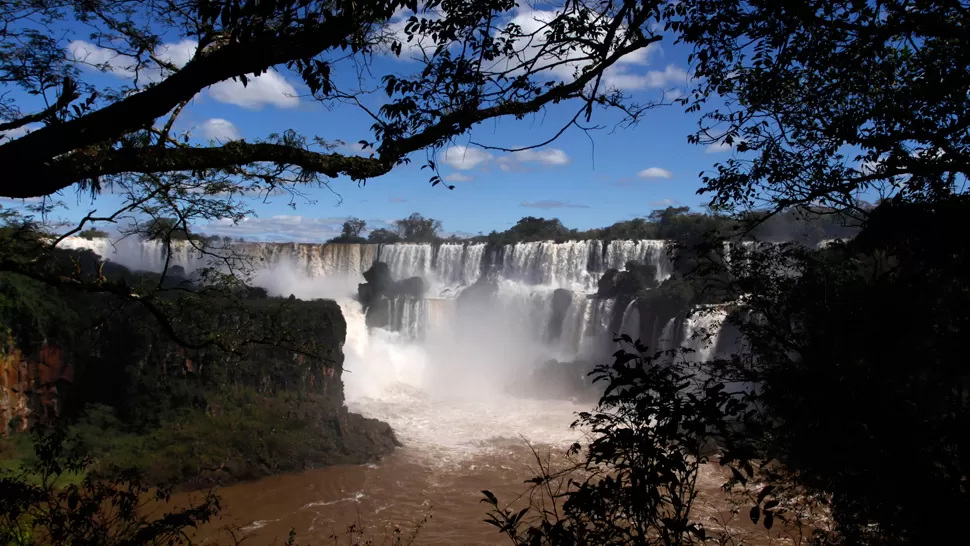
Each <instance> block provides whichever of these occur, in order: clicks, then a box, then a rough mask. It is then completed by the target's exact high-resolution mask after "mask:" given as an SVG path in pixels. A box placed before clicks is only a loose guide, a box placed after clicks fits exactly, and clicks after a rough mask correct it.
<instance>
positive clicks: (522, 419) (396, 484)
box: [196, 389, 791, 545]
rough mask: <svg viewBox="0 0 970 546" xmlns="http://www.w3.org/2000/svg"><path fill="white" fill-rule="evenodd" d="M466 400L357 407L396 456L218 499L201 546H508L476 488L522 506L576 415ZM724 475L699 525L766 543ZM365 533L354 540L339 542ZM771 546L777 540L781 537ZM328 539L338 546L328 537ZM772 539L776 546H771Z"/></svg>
mask: <svg viewBox="0 0 970 546" xmlns="http://www.w3.org/2000/svg"><path fill="white" fill-rule="evenodd" d="M471 400H473V399H472V398H468V397H454V398H438V399H429V398H425V397H423V393H419V392H415V391H408V390H407V389H401V390H399V391H398V392H397V393H396V394H395V395H394V396H387V397H385V398H383V399H382V400H376V399H365V400H361V401H358V403H357V404H356V406H357V407H355V408H354V409H357V410H365V412H366V413H367V414H369V415H373V416H377V417H380V418H382V419H384V420H387V421H388V422H390V423H391V424H392V426H394V427H395V430H397V431H398V435H399V437H400V439H401V440H402V442H403V443H404V447H403V448H401V449H399V450H398V451H397V452H396V453H395V454H393V455H392V456H390V457H387V458H385V459H384V460H382V461H381V462H379V463H377V464H370V465H360V466H350V465H348V466H336V467H330V468H324V469H318V470H311V471H307V472H303V473H300V474H290V475H282V476H275V477H270V478H266V479H262V480H259V481H257V482H252V483H244V484H239V485H235V486H231V487H226V488H223V489H221V490H220V491H219V494H220V496H221V497H222V499H223V506H224V510H223V513H222V514H221V515H220V517H219V519H218V520H217V521H215V522H213V523H212V524H210V525H208V526H206V527H205V528H203V529H201V530H200V531H199V533H198V534H197V535H196V538H197V539H201V542H202V543H205V544H234V543H235V542H236V541H238V540H242V541H243V543H245V544H259V545H262V544H273V543H274V542H275V543H276V544H280V543H282V542H284V541H285V540H286V538H287V535H288V533H289V532H290V529H293V530H294V531H295V532H296V538H297V543H298V544H334V543H338V544H357V543H361V544H363V543H365V542H366V541H367V540H372V541H373V543H374V544H382V543H384V542H385V540H386V539H387V538H388V537H390V536H391V535H392V533H393V531H394V529H395V528H397V529H400V531H401V532H402V533H403V534H404V535H405V536H406V535H408V534H410V533H412V532H414V531H415V529H417V528H418V527H419V529H417V530H418V534H417V539H416V541H415V543H416V544H428V545H439V544H441V545H444V544H508V541H507V540H503V537H502V536H501V535H499V534H498V532H497V531H496V530H495V529H494V528H493V527H491V526H489V525H488V524H487V523H485V522H484V521H483V520H484V518H485V515H486V512H487V505H485V504H483V503H482V502H481V499H482V494H481V491H482V490H483V489H488V490H491V491H492V492H494V493H495V494H496V495H497V496H498V497H499V499H500V500H503V501H509V502H512V503H513V504H514V505H515V506H523V505H524V504H523V503H524V502H525V499H519V500H518V501H516V499H517V497H518V496H519V495H521V494H522V493H523V492H524V491H526V488H527V486H526V485H525V484H524V483H523V482H524V480H525V479H527V478H528V477H530V476H532V475H533V474H532V472H533V470H532V469H533V468H534V467H535V466H536V462H535V456H534V455H533V453H532V451H531V449H530V448H529V446H528V445H527V444H526V441H525V440H526V439H528V440H529V441H530V442H532V443H533V447H535V448H536V450H537V451H538V452H539V453H540V454H541V455H542V456H543V457H552V458H553V459H557V458H560V459H559V460H561V457H562V454H563V453H564V452H565V449H566V448H567V447H568V446H569V445H570V444H571V443H572V442H573V441H575V440H577V439H580V438H582V436H583V434H582V432H580V431H576V430H571V429H570V428H569V424H570V423H571V422H572V419H573V414H574V412H575V411H578V410H581V409H588V408H586V407H585V406H583V405H577V404H573V403H571V402H564V401H536V400H524V399H513V398H509V399H503V400H495V401H493V402H492V403H476V402H473V401H471ZM723 477H724V474H723V473H721V471H720V469H719V468H717V467H716V466H714V465H710V466H709V467H707V468H705V470H704V472H703V473H702V478H701V480H700V489H701V491H702V498H701V500H700V501H699V503H698V508H697V514H698V519H700V520H701V521H704V522H705V524H706V525H707V526H708V527H709V528H716V527H719V523H718V522H717V521H715V520H714V519H713V518H718V521H720V522H724V523H726V524H727V526H728V527H729V528H730V529H732V533H733V534H735V535H736V536H737V537H744V540H742V541H739V542H736V543H740V544H768V543H769V541H768V537H767V535H766V533H765V532H764V531H763V530H759V529H758V528H757V527H755V526H752V525H751V523H750V521H747V519H746V516H745V514H744V513H742V514H740V515H734V514H731V511H730V506H729V505H728V504H727V502H726V501H725V500H724V494H723V493H721V492H720V491H719V489H718V487H719V486H720V484H721V483H723ZM353 524H356V525H357V526H358V528H359V529H363V531H364V537H363V540H359V541H355V540H354V539H353V538H352V537H350V536H349V535H348V534H347V531H348V526H349V525H353ZM776 531H777V532H775V533H773V535H774V540H773V541H772V542H770V543H774V544H778V543H791V541H790V540H784V537H783V536H782V533H781V530H780V528H777V529H776ZM334 537H336V542H335V538H334ZM779 539H781V542H779Z"/></svg>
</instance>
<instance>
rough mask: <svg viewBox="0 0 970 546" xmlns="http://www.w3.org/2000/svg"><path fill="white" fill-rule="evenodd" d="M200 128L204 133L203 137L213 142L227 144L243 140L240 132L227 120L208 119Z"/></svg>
mask: <svg viewBox="0 0 970 546" xmlns="http://www.w3.org/2000/svg"><path fill="white" fill-rule="evenodd" d="M199 128H200V129H201V131H202V136H204V137H205V138H208V139H211V140H218V141H222V142H225V141H227V140H239V139H240V138H241V136H240V135H239V130H238V129H236V126H235V125H233V124H232V122H231V121H229V120H227V119H222V118H211V119H207V120H205V121H204V122H202V125H201V126H200V127H199Z"/></svg>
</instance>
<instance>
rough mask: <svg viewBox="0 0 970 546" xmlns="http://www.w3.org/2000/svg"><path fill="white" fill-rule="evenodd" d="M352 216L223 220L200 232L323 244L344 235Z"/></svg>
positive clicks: (370, 222)
mask: <svg viewBox="0 0 970 546" xmlns="http://www.w3.org/2000/svg"><path fill="white" fill-rule="evenodd" d="M348 219H349V217H339V218H338V217H332V218H307V217H305V216H300V215H288V214H281V215H278V216H272V217H267V218H244V219H243V220H241V221H240V222H239V223H237V224H233V222H232V220H229V219H221V220H216V221H214V222H211V223H209V224H206V225H203V226H200V227H199V228H198V231H199V232H200V233H205V234H208V235H220V236H229V237H233V238H235V237H242V238H244V239H247V240H250V241H267V242H269V241H278V242H297V243H322V242H324V241H326V240H327V239H331V238H333V237H336V236H337V235H340V232H341V229H342V228H343V223H344V222H345V221H347V220H348ZM367 224H368V225H367V227H368V229H376V228H379V227H386V224H385V223H384V222H380V221H374V220H368V221H367Z"/></svg>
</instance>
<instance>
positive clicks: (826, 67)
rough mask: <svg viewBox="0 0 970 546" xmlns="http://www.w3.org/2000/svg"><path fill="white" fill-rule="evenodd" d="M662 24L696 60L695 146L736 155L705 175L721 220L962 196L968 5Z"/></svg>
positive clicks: (762, 9) (969, 140) (887, 6)
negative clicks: (867, 200) (795, 208)
mask: <svg viewBox="0 0 970 546" xmlns="http://www.w3.org/2000/svg"><path fill="white" fill-rule="evenodd" d="M666 17H667V18H668V20H669V26H670V28H671V29H672V30H674V31H675V32H678V33H679V34H680V38H679V40H680V41H681V42H684V43H686V44H688V45H690V46H692V47H693V49H694V53H693V55H692V60H693V61H694V66H695V69H696V72H695V74H696V76H697V77H698V78H700V79H699V82H701V84H700V85H699V87H698V88H697V89H696V90H695V93H694V94H693V96H692V97H691V101H690V104H691V106H690V108H689V110H691V111H703V112H704V118H703V119H702V121H701V125H700V130H699V131H698V132H697V134H695V135H694V136H693V137H692V139H693V140H694V141H695V142H698V143H702V144H714V145H721V146H727V147H730V146H734V147H735V149H736V150H737V151H738V152H739V153H740V154H741V156H740V157H737V158H733V159H731V160H728V161H727V162H725V163H723V164H720V165H719V166H718V167H717V169H716V171H715V172H712V173H709V174H706V175H705V176H704V182H705V189H704V191H705V192H706V193H708V194H710V196H711V200H712V204H715V205H717V206H719V207H721V208H722V210H725V211H726V210H735V211H739V212H743V211H744V210H747V209H749V208H751V207H752V206H755V205H766V206H768V207H769V208H772V209H783V208H786V207H790V206H792V205H795V204H800V205H811V204H822V205H826V206H831V207H834V208H838V209H842V210H848V211H854V212H860V211H858V210H857V209H858V208H860V207H859V206H858V199H859V197H860V196H864V195H873V194H877V195H880V196H881V197H892V196H895V195H898V196H901V197H904V198H906V199H924V198H925V199H938V198H945V197H946V196H948V195H949V194H951V193H954V192H963V191H965V189H966V188H965V185H963V184H961V181H963V182H965V181H966V179H967V176H968V174H970V130H968V128H970V98H968V97H967V94H966V93H965V92H964V91H965V90H966V89H967V86H968V85H970V49H968V48H967V46H966V41H965V40H961V39H960V38H959V37H960V36H961V35H962V33H963V31H964V30H965V29H966V27H967V24H968V18H970V12H968V10H967V6H966V4H965V3H964V2H947V1H942V0H939V1H928V2H921V3H919V5H918V6H915V5H913V4H912V3H910V2H904V1H888V2H875V3H866V2H852V1H835V2H828V1H817V0H794V1H788V2H783V3H777V2H772V1H770V0H742V1H738V0H716V1H712V2H680V3H671V4H670V5H669V7H668V8H667V15H666ZM715 97H716V101H715V100H714V99H715ZM709 99H710V103H712V104H717V103H720V102H722V101H723V102H724V107H723V108H719V107H712V108H710V109H709V110H705V107H706V106H707V103H708V101H709Z"/></svg>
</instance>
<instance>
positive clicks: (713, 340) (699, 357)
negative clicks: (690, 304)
mask: <svg viewBox="0 0 970 546" xmlns="http://www.w3.org/2000/svg"><path fill="white" fill-rule="evenodd" d="M726 319H727V311H726V310H725V309H724V308H723V307H722V306H710V307H705V308H701V309H697V310H695V312H693V313H691V314H690V315H689V316H688V317H687V319H686V320H684V345H685V346H686V347H688V348H690V349H692V350H693V351H694V353H693V354H692V355H690V356H689V359H690V360H695V361H699V362H705V361H707V360H710V358H711V356H713V354H714V350H715V349H716V348H717V339H718V336H719V335H720V333H721V327H722V326H723V324H724V321H725V320H726Z"/></svg>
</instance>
